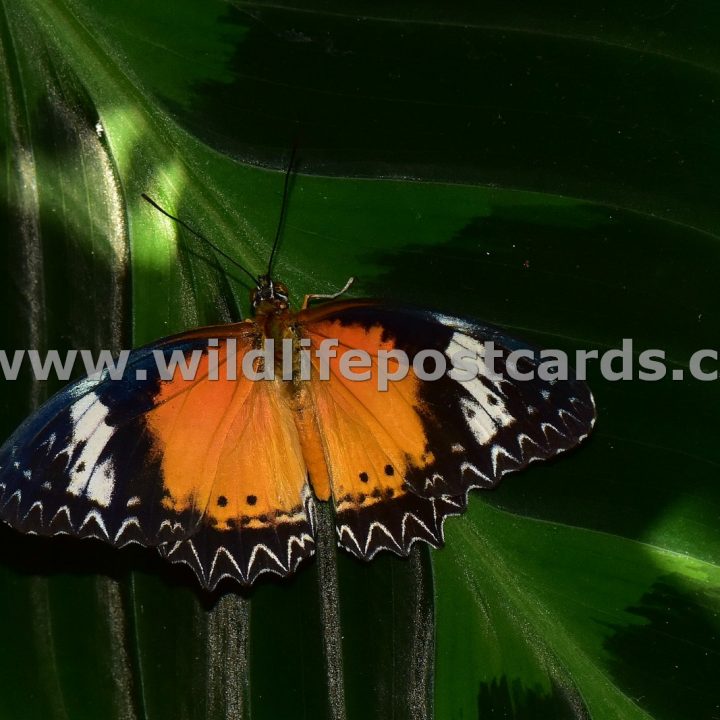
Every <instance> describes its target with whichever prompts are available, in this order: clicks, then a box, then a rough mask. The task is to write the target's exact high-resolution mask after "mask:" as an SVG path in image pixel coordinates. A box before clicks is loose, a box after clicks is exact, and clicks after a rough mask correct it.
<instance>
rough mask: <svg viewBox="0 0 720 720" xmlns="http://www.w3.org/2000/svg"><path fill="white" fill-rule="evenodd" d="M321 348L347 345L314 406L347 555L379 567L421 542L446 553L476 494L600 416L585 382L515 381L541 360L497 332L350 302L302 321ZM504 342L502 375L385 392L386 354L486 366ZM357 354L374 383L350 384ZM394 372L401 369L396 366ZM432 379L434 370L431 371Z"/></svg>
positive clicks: (408, 382)
mask: <svg viewBox="0 0 720 720" xmlns="http://www.w3.org/2000/svg"><path fill="white" fill-rule="evenodd" d="M300 317H301V320H302V322H303V328H304V331H305V332H306V333H307V335H308V337H309V338H310V339H311V342H312V344H313V346H314V348H316V349H317V348H319V347H320V344H321V342H322V341H323V340H324V339H327V338H337V339H339V341H340V343H339V346H338V349H337V358H334V359H332V360H331V361H330V367H331V371H332V372H331V376H330V380H329V381H328V382H327V383H314V384H313V396H314V403H315V406H316V412H317V413H318V417H319V424H320V427H321V429H322V434H323V436H324V447H325V454H326V461H327V465H328V468H329V473H330V482H331V486H332V493H333V499H334V504H335V508H336V515H337V533H338V540H339V542H340V544H341V545H343V546H344V547H345V548H346V549H348V550H349V551H350V552H352V553H353V554H355V555H357V556H358V557H361V558H364V559H368V558H370V557H372V556H373V555H374V554H375V553H376V552H377V551H378V550H379V549H389V550H392V551H394V552H396V553H398V554H401V555H405V554H407V553H408V551H409V549H410V547H411V545H412V544H413V542H414V541H416V540H424V541H426V542H429V543H430V544H432V545H434V546H438V545H440V544H442V539H443V536H442V527H443V521H444V519H445V517H447V516H449V515H453V514H459V513H461V512H463V511H464V509H465V506H466V497H467V492H468V490H469V489H470V488H474V487H479V488H490V487H494V486H495V485H496V484H497V483H498V482H499V481H500V479H501V477H502V476H503V475H504V474H505V473H506V472H510V471H512V470H519V469H521V468H523V467H525V466H526V465H527V464H528V463H530V462H531V461H533V460H536V459H544V458H548V457H551V456H553V455H555V454H557V453H559V452H561V451H563V450H567V449H569V448H571V447H573V446H574V445H576V444H577V443H578V442H580V441H581V440H582V439H583V438H584V437H585V436H586V435H587V433H588V432H589V431H590V429H591V427H592V424H593V422H594V418H595V409H594V402H593V399H592V395H591V393H590V391H589V389H588V387H587V386H586V385H585V383H583V382H581V381H578V380H575V379H573V378H572V377H570V378H568V379H567V380H556V381H552V380H542V379H541V378H539V377H537V372H535V376H536V377H535V379H533V380H532V381H518V380H513V379H512V378H511V377H510V376H509V374H508V372H507V367H506V362H507V359H508V356H509V354H510V353H511V352H512V351H513V350H518V349H523V350H525V351H527V352H528V353H529V354H530V357H526V358H524V359H522V360H521V361H519V362H518V366H517V367H518V369H519V370H520V372H525V373H527V372H528V371H529V370H534V371H537V367H538V363H539V362H540V356H539V351H537V350H535V349H532V348H529V347H528V346H525V345H524V344H522V343H520V342H518V341H516V340H514V339H512V338H509V337H507V336H506V335H504V334H503V333H502V332H501V331H499V330H498V329H496V328H492V327H490V326H485V325H480V324H473V323H469V322H466V321H463V320H460V319H457V318H452V317H447V316H443V315H439V314H434V313H430V312H424V311H415V310H410V309H406V308H396V307H390V306H384V305H379V304H375V303H370V302H365V301H354V302H353V301H349V302H345V303H336V304H333V305H332V306H325V307H320V308H317V309H313V310H308V311H305V312H304V313H301V314H300ZM486 341H492V342H493V343H494V346H495V348H496V349H497V350H498V352H499V353H500V356H499V357H498V358H497V359H496V361H495V367H494V370H495V377H492V376H491V375H490V374H489V373H488V372H487V371H486V370H485V368H484V364H483V363H482V361H481V362H478V363H476V365H475V368H476V369H477V371H478V372H477V374H476V377H475V378H474V379H472V380H470V381H466V382H460V381H458V380H456V379H454V377H453V375H452V373H451V374H447V373H446V374H443V375H442V376H440V377H438V378H437V379H435V380H432V381H431V380H421V379H420V378H418V377H417V375H416V374H415V373H414V372H413V370H412V368H410V370H409V372H408V374H407V376H406V377H405V378H404V379H403V380H399V381H397V382H389V383H388V388H387V390H386V391H378V389H377V372H378V359H377V358H378V351H379V350H386V351H392V350H402V351H403V352H405V353H406V354H407V356H408V357H409V359H410V360H411V361H412V358H414V357H415V355H416V354H417V353H418V352H420V351H427V350H433V351H436V352H438V353H440V354H442V355H443V356H444V357H445V358H446V359H447V367H448V369H449V368H451V367H452V363H451V360H450V358H451V357H452V356H454V355H455V354H456V353H457V352H458V351H460V350H463V349H464V350H465V351H466V353H471V354H473V355H475V356H478V357H482V354H483V352H484V343H485V342H486ZM354 349H363V350H366V351H368V353H369V354H370V355H371V357H372V363H373V364H372V368H371V371H372V373H371V374H372V379H371V380H368V381H361V382H358V381H348V380H347V378H345V377H344V376H343V374H342V373H341V372H340V358H341V356H342V355H343V354H344V353H347V352H350V351H351V350H354ZM389 367H390V369H391V370H393V369H394V368H395V367H397V366H393V365H392V364H391V365H390V366H389ZM429 369H430V370H432V367H430V368H429Z"/></svg>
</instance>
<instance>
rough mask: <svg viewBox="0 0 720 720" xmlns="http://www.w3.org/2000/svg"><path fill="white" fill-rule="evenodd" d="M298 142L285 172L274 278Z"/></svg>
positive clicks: (270, 266) (270, 273)
mask: <svg viewBox="0 0 720 720" xmlns="http://www.w3.org/2000/svg"><path fill="white" fill-rule="evenodd" d="M297 147H298V142H297V139H296V140H295V142H294V143H293V148H292V152H291V153H290V162H288V166H287V170H286V171H285V185H284V187H283V196H282V205H280V219H279V220H278V224H277V230H276V231H275V240H274V241H273V246H272V252H271V253H270V262H269V263H268V271H267V276H268V277H271V276H272V266H273V260H274V259H275V251H276V250H277V249H278V245H279V244H280V235H281V233H282V229H283V225H285V212H286V210H287V199H288V192H289V191H290V178H291V177H292V172H293V168H294V166H295V157H296V155H297Z"/></svg>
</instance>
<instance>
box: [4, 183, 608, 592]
mask: <svg viewBox="0 0 720 720" xmlns="http://www.w3.org/2000/svg"><path fill="white" fill-rule="evenodd" d="M286 191H287V183H286ZM146 199H148V200H149V198H147V197H146ZM149 201H150V200H149ZM150 202H152V203H153V204H154V205H155V203H154V202H153V201H150ZM156 207H157V208H158V209H160V210H161V211H162V212H165V211H164V210H162V208H159V206H157V205H156ZM165 214H168V213H165ZM170 217H173V216H170ZM173 219H174V220H178V221H179V222H182V221H180V220H179V219H178V218H174V217H173ZM183 224H184V223H183ZM186 227H189V226H187V225H186ZM195 234H197V233H195ZM276 245H277V238H276V244H275V245H274V246H273V254H274V249H275V247H276ZM216 249H217V248H216ZM270 266H272V258H271V263H270ZM246 272H247V271H246ZM250 276H251V277H252V278H253V280H254V282H255V287H254V289H253V291H252V298H251V301H252V307H253V310H254V314H253V316H252V317H250V318H248V319H246V320H244V321H242V322H239V323H231V324H226V325H219V326H213V327H205V328H200V329H196V330H191V331H189V332H185V333H182V334H179V335H175V336H173V337H169V338H165V339H162V340H159V341H158V342H155V343H152V344H151V345H148V346H146V347H143V348H140V349H136V350H134V351H132V352H131V353H130V355H129V357H128V361H127V364H126V367H125V370H124V372H123V373H122V377H120V378H119V379H113V378H112V377H110V375H109V373H108V371H107V370H106V371H105V372H104V373H103V374H102V375H100V376H99V377H92V378H86V379H83V380H80V381H78V382H75V383H73V384H71V385H69V386H68V387H66V388H65V389H63V390H61V391H60V392H59V393H58V394H56V395H55V396H54V397H53V398H51V399H50V400H49V401H48V402H47V403H46V404H45V405H44V406H42V407H41V408H40V409H39V410H38V411H37V412H36V413H35V414H33V415H32V416H31V417H29V418H28V419H27V420H26V421H25V422H24V423H23V424H22V425H21V426H20V427H19V428H18V429H17V431H16V432H15V433H14V434H13V435H12V436H11V437H10V438H9V439H8V440H7V441H6V442H5V444H4V445H3V446H2V448H0V518H1V519H2V520H4V521H5V522H6V523H8V524H10V525H11V526H12V527H14V528H16V529H17V530H20V531H22V532H26V533H36V534H40V535H56V534H69V535H74V536H79V537H92V538H99V539H100V540H103V541H105V542H107V543H110V544H111V545H114V546H116V547H122V546H125V545H128V544H130V543H139V544H140V545H144V546H154V547H156V548H157V549H158V550H159V552H160V554H161V555H162V556H164V557H165V558H166V559H167V560H168V561H170V562H172V563H185V564H187V565H189V566H190V567H191V568H192V569H193V571H194V572H195V574H196V576H197V578H198V580H199V582H200V584H201V585H202V586H203V587H204V588H206V589H210V590H212V589H214V588H215V587H216V586H217V584H218V583H219V582H220V581H221V580H222V579H223V578H226V577H230V578H233V579H234V580H235V581H238V582H239V583H240V584H242V585H246V586H247V585H252V584H253V583H254V582H255V580H256V579H257V578H258V577H260V576H262V575H264V574H266V573H271V574H276V575H279V576H288V575H290V574H292V573H293V572H295V570H296V569H297V567H298V565H299V564H300V563H301V562H302V561H303V560H304V559H306V558H308V557H310V556H311V555H313V553H314V549H315V534H316V531H317V527H316V503H317V502H318V501H319V502H325V501H330V502H331V503H332V506H333V510H334V517H335V526H336V532H337V542H338V545H339V546H340V547H342V548H344V549H345V550H347V551H349V552H350V553H351V554H352V555H354V556H356V557H357V558H360V559H362V560H370V559H371V558H373V557H374V556H375V555H376V554H377V553H378V552H379V551H381V550H389V551H391V552H393V553H396V554H397V555H400V556H407V555H408V553H409V552H410V549H411V547H412V546H413V544H414V543H415V542H418V541H422V542H426V543H429V544H430V545H431V546H433V547H440V546H441V545H442V544H443V523H444V521H445V519H446V518H447V517H448V516H451V515H459V514H461V513H462V512H463V511H464V510H465V508H466V505H467V498H468V492H469V490H470V489H472V488H482V489H488V488H493V487H495V486H496V485H497V484H498V482H499V481H500V479H501V478H502V476H503V475H504V474H505V473H507V472H510V471H515V470H520V469H521V468H524V467H525V466H527V465H528V464H529V463H530V462H532V461H533V460H542V459H545V458H549V457H552V456H554V455H556V454H557V453H560V452H562V451H563V450H568V449H569V448H572V447H574V446H575V445H577V444H578V443H579V442H580V441H581V440H582V439H583V438H584V437H585V436H586V435H587V434H588V433H589V432H590V430H591V428H592V426H593V423H594V421H595V405H594V401H593V397H592V394H591V392H590V390H589V388H588V387H587V385H586V384H585V383H584V382H582V381H579V380H576V379H574V378H572V377H571V378H569V379H567V380H553V379H549V380H542V379H540V378H537V377H536V378H535V379H534V380H533V381H528V382H521V381H517V380H513V379H511V378H510V377H509V376H508V373H506V372H505V371H506V370H507V367H506V365H507V362H508V358H509V356H510V354H511V353H512V352H513V351H514V350H518V349H523V350H525V351H526V352H525V357H524V358H523V360H522V363H519V364H518V368H521V369H522V370H524V371H532V370H533V369H537V367H538V365H539V363H540V355H539V351H537V350H535V349H532V348H529V347H528V346H526V345H524V344H523V343H521V342H519V341H518V340H515V339H512V338H510V337H508V336H507V335H505V334H504V333H503V332H502V331H501V330H499V329H497V328H494V327H492V326H489V325H485V324H481V323H478V322H474V321H469V320H464V319H460V318H456V317H450V316H447V315H443V314H439V313H434V312H430V311H427V310H418V309H411V308H407V307H404V306H401V305H394V304H388V303H385V302H379V301H374V300H347V299H345V300H342V299H337V297H335V296H333V298H332V299H331V300H330V301H328V302H324V303H322V304H317V303H316V301H317V300H318V299H319V298H320V297H321V296H309V297H308V298H306V301H305V302H304V303H303V307H302V308H301V309H300V310H298V311H296V312H295V311H293V310H291V308H290V305H289V299H288V298H289V293H288V288H287V287H286V286H285V285H284V284H283V283H281V282H278V281H275V280H273V279H272V278H271V276H270V274H269V273H268V274H264V275H261V276H259V277H257V278H255V276H253V275H252V274H251V275H250ZM313 303H315V304H314V305H313ZM268 339H273V340H276V341H277V342H278V343H280V344H282V342H283V341H285V342H286V343H287V344H288V345H287V347H289V348H290V365H291V366H292V367H291V370H292V371H293V372H291V373H290V378H289V379H282V378H280V377H277V376H276V377H275V378H274V379H265V378H264V377H263V378H260V379H258V378H257V377H253V378H249V377H247V376H246V375H245V374H244V373H242V372H240V373H236V370H237V369H238V368H242V367H243V362H244V361H246V360H250V359H251V360H252V362H250V363H246V364H247V365H248V366H250V367H251V368H252V369H253V370H254V371H256V372H257V371H259V370H263V369H264V368H263V362H265V363H266V360H265V361H264V360H263V358H262V357H260V352H261V349H262V348H263V347H264V343H265V341H266V340H268ZM326 340H332V341H333V343H334V347H335V349H336V355H335V357H333V358H331V359H329V365H328V372H327V377H325V378H321V377H320V375H321V373H320V368H319V366H318V362H317V358H316V357H315V356H314V355H313V352H314V351H318V350H319V348H320V347H321V345H322V344H323V342H324V341H326ZM487 341H492V342H493V343H494V345H495V348H496V349H497V351H498V355H499V357H498V359H497V360H496V362H495V374H490V373H487V372H483V370H482V365H479V366H478V372H477V373H476V375H475V377H474V378H473V379H472V380H471V381H469V382H468V381H462V382H461V381H459V380H457V379H454V378H453V377H452V376H451V374H447V373H446V374H444V375H443V376H442V377H439V378H437V379H432V380H431V379H423V377H421V375H422V373H420V372H419V371H417V372H416V369H415V368H414V367H413V368H409V369H408V371H407V374H406V375H405V376H404V377H403V379H399V380H397V381H392V382H389V383H388V387H387V389H386V390H381V389H379V388H378V386H377V383H376V381H375V379H374V378H373V379H371V380H367V381H366V380H360V381H358V380H357V378H352V379H348V378H347V377H346V376H345V374H344V373H343V372H341V370H342V367H341V366H342V363H343V362H344V360H343V357H344V356H345V355H346V354H348V353H356V352H357V351H358V350H361V351H364V352H365V353H366V355H367V357H369V363H370V370H371V371H377V370H378V369H379V364H380V358H381V356H382V354H383V353H390V352H391V351H393V350H401V351H403V352H404V353H406V354H407V356H408V357H409V358H413V357H416V356H417V354H418V353H420V352H421V351H424V352H427V351H428V350H433V351H435V352H436V353H439V354H441V355H443V356H446V357H448V358H450V357H451V355H452V354H453V353H456V352H457V351H458V350H464V351H471V352H476V353H478V354H481V353H482V350H483V347H484V343H486V342H487ZM303 350H305V351H308V353H309V355H310V367H309V375H308V376H307V377H306V378H305V379H298V377H297V375H298V372H297V370H298V366H299V364H301V363H300V357H301V353H302V352H303ZM178 353H179V354H180V356H181V357H182V358H184V359H187V360H189V359H190V358H194V359H196V360H197V362H196V364H195V372H194V374H193V375H192V377H189V378H186V377H185V375H184V374H183V372H182V369H181V368H180V366H179V365H178V366H176V367H175V369H174V371H173V372H171V373H170V374H168V373H167V362H168V360H169V359H170V358H172V357H178ZM313 357H315V359H314V360H313ZM347 359H348V358H345V360H347ZM163 363H165V366H164V371H163ZM271 364H272V361H271ZM221 368H222V369H225V370H226V371H228V372H225V373H219V374H218V377H217V379H215V376H214V375H213V373H214V372H215V373H217V371H218V370H219V369H221ZM235 375H236V377H235Z"/></svg>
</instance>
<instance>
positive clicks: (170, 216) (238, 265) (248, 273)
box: [141, 193, 258, 287]
mask: <svg viewBox="0 0 720 720" xmlns="http://www.w3.org/2000/svg"><path fill="white" fill-rule="evenodd" d="M141 197H142V199H143V200H145V201H146V202H148V203H150V205H152V206H153V207H154V208H155V209H156V210H158V211H159V212H161V213H162V214H163V215H165V217H169V218H170V219H171V220H174V221H175V222H176V223H178V225H182V226H183V227H184V228H185V229H186V230H187V231H188V232H190V233H192V234H193V235H194V236H195V237H196V238H198V239H199V240H202V241H203V242H204V243H207V244H208V245H209V246H210V247H211V248H212V249H213V250H214V251H215V252H216V253H218V255H222V256H223V257H224V258H225V259H226V260H228V261H229V262H231V263H232V264H233V265H235V267H237V268H240V270H242V271H243V272H244V273H245V274H246V275H247V276H248V277H249V278H250V279H251V280H252V282H253V287H257V284H258V281H257V278H256V277H255V276H254V275H253V274H252V273H251V272H250V271H249V270H248V269H247V268H245V267H244V266H242V265H241V264H240V263H239V262H238V261H237V260H235V258H233V257H231V256H230V255H228V254H227V253H226V252H225V251H224V250H221V249H220V248H219V247H218V246H217V245H216V244H215V243H214V242H212V240H208V238H206V237H205V236H204V235H201V234H200V233H199V232H198V231H197V230H195V229H194V228H193V227H191V226H190V225H188V223H186V222H185V221H184V220H181V219H180V218H179V217H175V216H174V215H171V214H170V213H169V212H168V211H167V210H164V209H163V208H161V207H160V206H159V205H158V204H157V203H156V202H155V201H154V200H153V199H152V198H151V197H150V196H149V195H146V194H145V193H142V195H141Z"/></svg>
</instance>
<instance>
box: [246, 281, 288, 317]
mask: <svg viewBox="0 0 720 720" xmlns="http://www.w3.org/2000/svg"><path fill="white" fill-rule="evenodd" d="M250 300H251V302H252V306H253V309H254V310H255V311H256V312H265V313H267V312H273V311H274V312H278V311H281V310H287V309H288V307H289V306H290V301H289V292H288V289H287V285H285V283H281V282H276V281H275V280H273V279H272V278H271V277H270V276H269V275H260V276H259V277H258V279H257V286H256V287H255V289H254V290H253V291H252V293H251V295H250Z"/></svg>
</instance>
